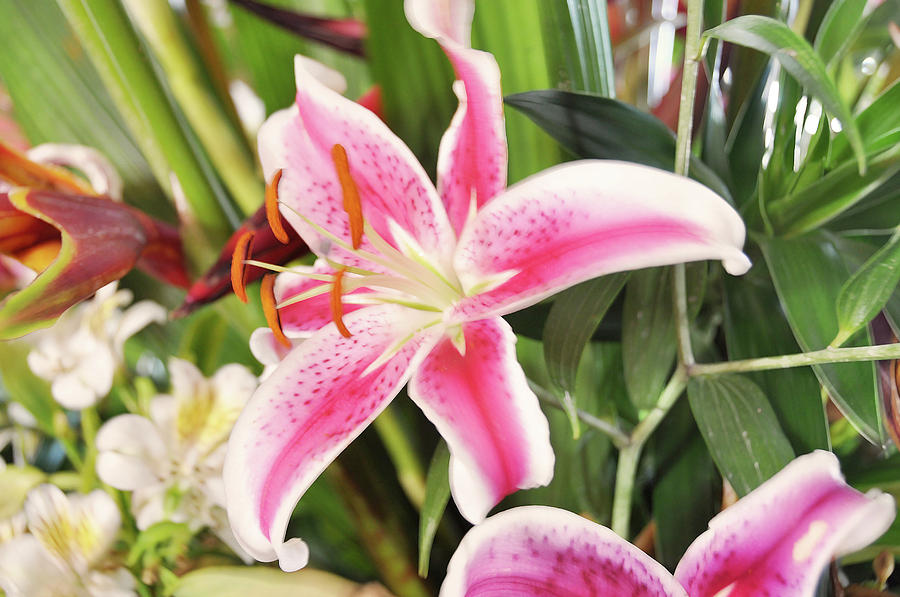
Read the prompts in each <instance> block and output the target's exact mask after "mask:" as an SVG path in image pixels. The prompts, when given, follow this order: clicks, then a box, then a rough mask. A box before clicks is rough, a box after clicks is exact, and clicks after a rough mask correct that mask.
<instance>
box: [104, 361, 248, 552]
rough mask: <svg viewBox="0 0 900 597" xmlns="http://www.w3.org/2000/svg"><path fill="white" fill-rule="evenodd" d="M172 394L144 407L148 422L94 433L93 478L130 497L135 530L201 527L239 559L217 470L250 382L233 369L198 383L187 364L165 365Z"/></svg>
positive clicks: (124, 419)
mask: <svg viewBox="0 0 900 597" xmlns="http://www.w3.org/2000/svg"><path fill="white" fill-rule="evenodd" d="M169 372H170V374H171V377H172V394H171V395H161V396H157V397H156V398H154V399H153V400H152V401H151V402H150V416H149V418H147V417H142V416H140V415H133V414H129V415H120V416H118V417H114V418H112V419H110V420H109V421H107V422H106V424H104V425H103V427H101V428H100V431H99V433H98V434H97V449H98V450H99V452H100V453H99V455H98V458H97V474H98V475H99V476H100V478H101V479H102V480H103V481H104V482H105V483H108V484H110V485H112V486H113V487H116V488H118V489H122V490H126V491H133V492H134V493H133V494H132V499H131V509H132V512H133V513H134V516H135V520H136V522H137V526H138V528H139V529H141V530H143V529H146V528H147V527H149V526H150V525H152V524H154V523H157V522H159V521H162V520H171V521H174V522H186V523H188V524H189V525H191V527H192V528H194V529H199V528H201V527H203V526H209V527H210V528H211V529H212V530H213V531H214V532H215V533H216V534H217V535H219V537H220V538H221V539H222V540H223V541H224V542H225V543H226V544H228V546H229V547H231V548H232V549H234V550H235V552H236V553H238V554H240V555H242V556H243V552H242V551H241V550H240V549H239V548H238V546H237V544H236V542H235V541H234V538H233V536H232V534H231V530H230V528H229V527H228V523H227V519H226V517H225V511H224V508H225V492H224V487H223V484H222V464H223V462H224V459H225V447H226V443H225V442H226V441H227V440H228V436H229V434H230V433H231V428H232V427H233V426H234V422H235V421H236V420H237V417H238V415H239V414H240V412H241V410H242V409H243V407H244V405H245V404H246V402H247V400H248V399H249V398H250V395H251V394H252V393H253V391H254V390H255V389H256V386H257V383H258V382H257V379H256V377H255V376H254V375H253V374H252V373H250V371H249V370H247V369H246V368H245V367H243V366H241V365H237V364H231V365H226V366H224V367H222V368H221V369H219V370H218V371H217V372H216V374H215V375H214V376H213V377H212V378H211V379H206V378H204V377H203V375H202V374H201V373H200V371H198V370H197V368H196V367H194V365H192V364H191V363H189V362H187V361H183V360H181V359H174V358H173V359H171V360H170V361H169Z"/></svg>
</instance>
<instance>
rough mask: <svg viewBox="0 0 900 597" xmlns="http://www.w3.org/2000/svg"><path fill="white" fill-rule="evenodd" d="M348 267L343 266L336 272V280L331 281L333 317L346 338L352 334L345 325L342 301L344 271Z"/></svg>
mask: <svg viewBox="0 0 900 597" xmlns="http://www.w3.org/2000/svg"><path fill="white" fill-rule="evenodd" d="M345 271H347V268H345V267H342V268H341V269H339V270H338V271H336V272H335V273H334V282H332V283H331V319H332V320H334V325H336V326H337V329H338V331H339V332H340V333H341V336H343V337H344V338H349V337H350V336H351V334H350V330H348V329H347V326H346V325H344V319H343V317H344V304H343V303H342V302H341V292H342V290H341V280H343V278H344V272H345Z"/></svg>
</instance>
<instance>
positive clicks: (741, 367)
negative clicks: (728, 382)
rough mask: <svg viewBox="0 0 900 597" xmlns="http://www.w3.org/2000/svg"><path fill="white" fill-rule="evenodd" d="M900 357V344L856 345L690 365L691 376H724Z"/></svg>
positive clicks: (689, 372) (888, 359) (887, 359)
mask: <svg viewBox="0 0 900 597" xmlns="http://www.w3.org/2000/svg"><path fill="white" fill-rule="evenodd" d="M894 359H900V344H881V345H878V346H857V347H852V348H825V349H823V350H814V351H812V352H801V353H797V354H786V355H781V356H777V357H761V358H758V359H744V360H741V361H727V362H725V363H708V364H703V363H700V364H696V365H691V366H690V367H688V369H687V371H688V374H689V375H690V376H691V377H696V376H699V375H722V374H724V373H746V372H749V371H769V370H771V369H790V368H792V367H806V366H809V365H825V364H828V363H854V362H857V361H890V360H894Z"/></svg>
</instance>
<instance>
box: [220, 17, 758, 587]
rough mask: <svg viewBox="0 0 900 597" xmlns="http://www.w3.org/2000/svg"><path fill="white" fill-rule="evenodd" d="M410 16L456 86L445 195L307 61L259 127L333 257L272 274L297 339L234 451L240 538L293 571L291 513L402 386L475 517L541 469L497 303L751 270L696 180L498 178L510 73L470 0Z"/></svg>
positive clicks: (650, 176) (575, 175) (731, 224)
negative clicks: (627, 281)
mask: <svg viewBox="0 0 900 597" xmlns="http://www.w3.org/2000/svg"><path fill="white" fill-rule="evenodd" d="M406 10H407V16H408V18H409V20H410V22H411V23H412V24H413V26H414V27H415V28H416V29H417V30H418V31H419V32H421V33H422V34H424V35H426V36H428V37H433V38H435V39H437V41H438V42H439V43H440V44H441V45H442V47H443V48H444V50H445V51H446V53H447V55H448V57H449V58H450V60H451V62H452V63H453V65H454V68H455V69H456V73H457V75H458V77H459V79H460V81H458V82H457V84H456V86H455V90H456V93H457V95H458V96H459V98H460V106H459V110H458V111H457V113H456V115H455V116H454V118H453V120H452V122H451V124H450V128H449V129H448V131H447V133H446V134H445V136H444V138H443V141H442V142H441V146H440V153H439V158H438V168H437V170H438V184H437V189H435V187H434V186H433V185H432V183H431V181H430V180H429V179H428V177H427V175H426V173H425V170H424V169H423V168H422V166H421V165H420V164H419V163H418V162H417V161H416V159H415V158H414V156H413V154H412V152H411V151H410V150H409V149H408V148H407V147H406V146H405V145H404V144H403V143H402V142H401V141H400V140H399V139H398V138H397V137H396V136H395V135H394V134H393V133H391V131H390V130H389V129H388V128H387V127H386V126H385V125H384V123H383V122H382V121H381V120H379V119H378V117H377V116H375V115H374V114H373V113H372V112H370V111H369V110H367V109H365V108H363V107H361V106H359V105H358V104H356V103H354V102H352V101H350V100H347V99H345V98H343V97H341V96H340V95H338V94H336V93H334V92H333V91H331V90H329V89H327V88H326V87H324V86H323V85H322V84H320V83H319V82H318V81H316V80H315V78H314V77H312V76H311V75H310V73H308V72H307V71H306V70H305V68H304V65H303V63H302V62H301V61H298V63H297V64H296V65H295V69H296V77H297V101H296V104H295V105H294V106H292V107H291V108H289V109H287V110H284V111H282V112H279V113H276V114H274V115H272V116H271V117H270V118H269V120H268V121H267V122H266V123H265V124H264V125H263V127H262V129H261V130H260V133H259V140H260V141H259V143H260V157H261V161H262V164H263V169H264V172H265V175H266V179H267V180H273V179H274V178H275V177H276V176H280V179H279V181H278V184H277V195H278V198H279V201H280V202H281V214H282V215H283V216H284V217H285V218H286V219H287V221H288V222H289V223H290V224H291V225H292V226H293V227H294V229H295V230H296V231H297V233H298V234H299V236H300V237H301V238H302V239H303V240H304V242H306V243H307V245H308V246H309V247H310V249H311V250H312V251H313V252H314V253H315V254H316V255H317V256H318V257H319V258H320V262H319V264H318V266H317V267H316V268H314V269H315V270H319V269H320V268H324V272H320V273H315V272H314V271H313V272H310V271H308V270H307V271H306V272H305V273H304V274H303V275H297V274H295V273H292V272H286V273H283V274H281V275H280V276H279V278H278V284H276V285H275V288H274V300H276V301H280V303H279V307H280V308H279V312H278V313H277V314H272V313H271V312H270V315H271V317H270V321H274V320H275V319H277V317H276V315H277V316H280V319H281V325H282V326H284V330H283V332H282V329H281V326H279V325H275V326H273V327H274V328H275V330H274V331H275V335H276V337H277V338H278V339H279V341H280V342H281V343H282V344H284V345H285V346H290V345H293V348H292V350H290V352H289V353H288V354H287V355H286V356H284V358H283V360H282V361H281V363H280V364H279V365H278V367H277V368H276V369H275V371H274V372H272V374H271V375H270V376H269V377H268V378H266V380H265V381H264V383H263V384H262V385H261V386H260V388H259V389H258V390H257V392H256V393H255V395H254V396H253V397H252V398H251V399H250V401H249V402H248V404H247V407H246V408H245V409H244V411H243V413H242V415H241V417H240V418H239V420H238V422H237V424H236V426H235V429H234V432H233V433H232V436H231V439H230V441H229V448H228V455H227V459H226V464H225V483H226V494H227V498H228V513H229V517H230V521H231V524H232V526H233V528H234V531H235V535H236V536H237V538H238V540H239V541H240V543H241V545H242V547H244V549H245V550H246V551H247V552H248V553H249V554H251V555H252V556H254V557H255V558H257V559H259V560H263V561H271V560H274V559H276V558H277V559H279V562H280V565H281V567H282V568H283V569H285V570H293V569H297V568H300V567H302V566H304V565H305V564H306V562H307V559H308V549H307V546H306V544H304V543H303V541H302V540H300V539H299V538H292V539H290V540H288V541H287V542H285V540H284V534H285V530H286V528H287V524H288V521H289V519H290V517H291V513H292V512H293V509H294V506H295V505H296V503H297V502H298V500H299V499H300V497H301V496H302V495H303V493H304V492H305V491H306V489H307V488H308V487H309V486H310V484H311V483H312V482H313V481H314V480H315V479H316V477H318V475H319V474H320V473H321V472H322V471H323V470H324V469H325V468H326V467H327V466H328V464H329V463H330V462H331V461H332V460H334V458H336V457H337V455H338V454H339V453H340V452H341V450H343V449H344V447H345V446H347V444H349V443H350V442H351V441H352V440H353V438H355V437H356V436H357V435H358V434H359V433H360V432H361V431H362V430H363V429H364V428H365V427H366V426H367V425H368V424H369V423H371V422H372V420H373V419H374V418H375V417H376V416H377V415H378V414H379V413H380V412H381V411H382V410H383V409H384V408H385V407H386V406H387V405H388V403H389V402H390V401H391V400H392V399H393V397H394V396H395V395H396V394H397V393H398V392H399V391H400V389H401V388H402V387H403V386H404V385H405V384H406V383H407V381H408V382H409V387H408V392H409V395H410V397H411V398H412V399H413V400H414V401H415V402H416V404H417V405H418V406H419V407H420V408H422V410H423V411H424V412H425V414H426V415H427V416H428V418H429V419H430V420H431V421H432V422H433V423H434V424H435V426H436V427H437V429H438V431H439V432H440V433H441V435H442V436H443V437H444V439H445V440H446V441H447V443H448V445H449V448H450V451H451V455H452V457H451V462H450V485H451V491H452V495H453V498H454V500H455V502H456V505H457V506H458V508H459V510H460V512H461V513H462V514H463V516H465V517H466V518H467V519H468V520H470V521H472V522H478V521H480V520H482V519H483V518H484V517H485V516H486V515H487V513H488V511H489V510H490V509H491V508H492V507H493V506H494V505H496V504H497V502H499V501H500V500H501V499H502V498H503V497H504V496H506V495H508V494H510V493H512V492H514V491H516V490H517V489H522V488H528V487H535V486H538V485H544V484H546V483H548V482H549V481H550V479H551V478H552V476H553V464H554V456H553V450H552V448H551V446H550V441H549V429H548V424H547V421H546V418H545V417H544V415H543V413H542V412H541V410H540V408H539V406H538V401H537V398H536V397H535V395H534V394H533V393H532V392H531V390H530V389H529V387H528V384H527V381H526V378H525V375H524V373H523V372H522V369H521V367H520V366H519V364H518V363H517V361H516V357H515V335H514V334H513V332H512V330H511V328H510V327H509V325H508V324H507V323H506V322H505V321H504V320H503V319H502V318H501V317H500V316H502V315H504V314H507V313H511V312H513V311H517V310H519V309H522V308H524V307H527V306H529V305H533V304H535V303H537V302H538V301H540V300H542V299H544V298H546V297H548V296H550V295H552V294H554V293H557V292H559V291H560V290H563V289H564V288H567V287H569V286H572V285H573V284H576V283H578V282H581V281H584V280H588V279H590V278H594V277H596V276H600V275H604V274H608V273H611V272H616V271H621V270H627V269H637V268H643V267H650V266H657V265H664V264H672V263H679V262H683V261H690V260H699V259H721V260H722V261H723V263H724V266H725V268H726V269H727V270H728V271H729V272H731V273H733V274H742V273H744V272H745V271H746V270H747V268H748V267H749V261H748V259H747V257H746V256H745V255H744V254H743V253H742V252H741V247H742V245H743V242H744V234H745V231H744V225H743V222H742V221H741V219H740V217H739V216H738V214H737V213H736V212H735V211H734V210H733V209H732V208H731V207H730V206H729V205H728V204H727V203H726V202H725V201H724V200H722V199H721V198H720V197H718V196H717V195H715V194H714V193H712V192H711V191H710V190H709V189H707V188H705V187H703V186H701V185H699V184H697V183H695V182H692V181H690V180H689V179H686V178H682V177H678V176H675V175H672V174H669V173H666V172H662V171H659V170H655V169H652V168H648V167H644V166H638V165H634V164H626V163H618V162H609V161H581V162H573V163H569V164H565V165H562V166H558V167H556V168H552V169H550V170H547V171H545V172H542V173H539V174H537V175H535V176H533V177H531V178H529V179H527V180H525V181H522V182H521V183H519V184H517V185H515V186H513V187H511V188H509V189H506V188H505V187H506V164H507V157H506V140H505V133H504V123H503V111H502V110H503V106H502V98H501V92H500V73H499V69H498V67H497V63H496V62H495V60H494V58H493V56H492V55H490V54H488V53H486V52H481V51H477V50H473V49H471V48H470V47H469V45H468V39H469V29H470V26H471V18H472V11H473V3H472V2H471V0H469V1H455V2H454V1H447V2H443V3H441V2H432V1H424V0H415V1H408V2H407V3H406ZM270 184H271V183H270ZM265 286H266V285H265V284H264V287H265ZM269 288H271V286H269ZM326 296H327V298H328V299H329V300H324V299H325V298H326ZM307 298H308V299H311V300H302V299H307ZM270 300H272V298H271V297H270ZM345 303H346V308H345ZM351 308H355V310H353V311H351ZM301 338H302V340H301Z"/></svg>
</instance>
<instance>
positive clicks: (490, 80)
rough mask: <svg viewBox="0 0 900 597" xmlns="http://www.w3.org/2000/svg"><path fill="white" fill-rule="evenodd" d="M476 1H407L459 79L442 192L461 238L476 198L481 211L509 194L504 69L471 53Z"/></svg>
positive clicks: (443, 150) (444, 143) (444, 149)
mask: <svg viewBox="0 0 900 597" xmlns="http://www.w3.org/2000/svg"><path fill="white" fill-rule="evenodd" d="M472 8H473V6H472V2H471V1H462V2H459V1H455V2H449V1H439V2H434V1H433V0H407V2H406V13H407V18H408V19H409V21H410V23H411V24H412V25H413V27H414V28H415V29H416V30H417V31H418V32H419V33H421V34H422V35H424V36H426V37H433V38H435V39H436V40H437V41H438V42H439V43H440V44H441V47H442V48H443V49H444V51H445V52H446V53H447V57H448V58H449V59H450V62H452V63H453V68H454V69H455V70H456V76H457V77H458V79H459V80H460V81H461V82H462V83H461V85H460V84H459V83H457V84H456V85H454V91H456V95H457V96H458V97H459V108H458V109H457V111H456V114H455V115H454V116H453V120H452V121H451V123H450V128H448V129H447V132H446V133H444V137H443V139H442V140H441V146H440V154H439V156H438V165H437V173H438V192H439V193H440V195H441V198H442V199H443V200H444V205H445V206H446V208H447V214H448V215H449V216H450V222H451V223H452V224H453V228H454V229H455V230H456V232H457V233H459V232H460V231H461V230H462V228H463V225H464V224H465V223H466V218H467V217H468V215H469V209H470V206H471V203H472V198H473V197H474V198H475V203H476V206H477V207H479V208H480V207H481V206H482V205H484V204H485V203H486V202H487V201H489V200H490V199H492V198H493V197H494V196H496V195H498V194H499V193H501V192H502V191H503V189H504V188H506V165H507V151H506V130H505V128H504V120H503V95H502V93H501V90H500V69H499V67H498V66H497V61H496V60H495V59H494V57H493V56H492V55H491V54H489V53H487V52H481V51H478V50H473V49H472V48H470V47H469V32H470V29H471V21H472Z"/></svg>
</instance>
